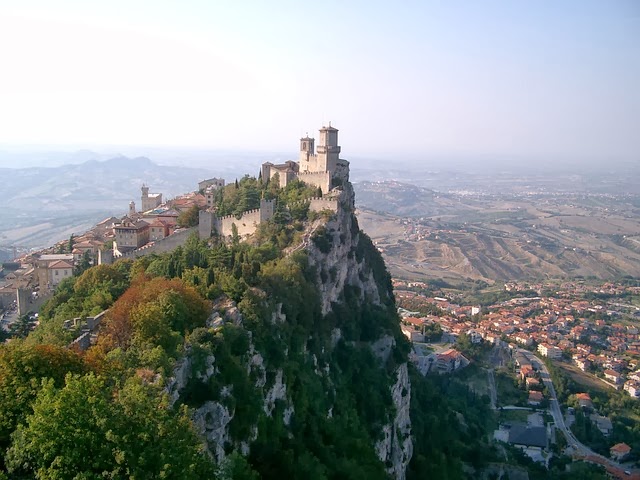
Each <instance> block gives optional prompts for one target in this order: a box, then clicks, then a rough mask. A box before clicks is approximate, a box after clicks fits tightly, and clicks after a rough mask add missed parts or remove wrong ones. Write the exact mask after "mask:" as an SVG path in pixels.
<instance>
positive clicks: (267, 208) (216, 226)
mask: <svg viewBox="0 0 640 480" xmlns="http://www.w3.org/2000/svg"><path fill="white" fill-rule="evenodd" d="M339 155H340V146H339V145H338V129H337V128H333V127H332V126H331V124H329V126H328V127H322V128H321V129H320V144H319V145H318V151H317V153H315V139H314V138H310V137H309V136H308V135H307V136H306V137H304V138H301V139H300V157H299V161H298V162H295V161H293V160H289V161H287V162H285V163H281V164H273V163H271V162H266V163H263V164H262V169H261V172H260V173H261V176H262V180H263V181H265V182H266V181H276V179H277V181H278V183H279V186H280V188H284V187H286V186H287V184H288V183H289V182H291V181H292V180H295V179H298V180H300V181H302V182H304V183H306V184H307V185H311V186H314V187H318V188H320V190H321V191H322V194H323V195H327V194H328V193H330V192H331V190H333V189H334V188H336V187H339V186H341V185H343V184H344V183H346V182H348V181H349V162H348V161H346V160H344V159H342V158H339ZM309 208H310V209H311V210H317V211H320V210H326V209H329V210H334V211H336V210H337V208H338V200H337V198H313V199H311V200H310V206H309ZM274 211H275V205H274V201H273V200H264V199H263V200H261V201H260V208H258V209H256V210H252V211H249V212H245V213H243V214H242V216H241V217H240V218H239V219H238V218H236V217H235V216H234V215H228V216H226V217H218V216H217V215H216V214H215V212H214V211H213V209H212V208H211V209H208V210H206V211H204V210H201V211H200V217H199V225H198V234H199V236H200V238H202V239H207V238H209V237H211V235H212V233H213V232H216V233H217V234H218V235H220V236H222V237H228V236H230V235H232V232H233V230H234V227H235V233H237V234H238V235H240V236H245V235H251V234H253V233H254V232H255V231H256V228H257V227H258V225H259V224H260V223H262V222H266V221H268V220H269V219H271V217H273V214H274Z"/></svg>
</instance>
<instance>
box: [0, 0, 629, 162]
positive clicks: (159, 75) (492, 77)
mask: <svg viewBox="0 0 640 480" xmlns="http://www.w3.org/2000/svg"><path fill="white" fill-rule="evenodd" d="M639 85H640V2H638V1H636V0H620V1H618V0H606V1H603V0H598V1H591V0H579V1H569V0H567V1H560V2H558V1H555V0H541V1H535V2H519V1H514V2H505V1H489V0H477V1H476V0H474V1H471V0H468V1H446V0H443V1H428V0H422V1H413V0H406V1H401V2H389V1H388V0H386V1H376V0H369V1H357V0H353V1H333V0H323V1H318V2H309V1H301V0H298V1H288V2H287V1H278V0H272V1H269V2H265V1H251V0H242V1H241V0H237V1H232V0H218V1H209V0H203V1H197V0H183V1H180V2H176V1H162V0H154V1H146V2H145V1H135V0H126V1H121V0H110V1H108V2H98V1H86V0H81V1H72V0H56V1H55V2H51V1H48V0H45V1H41V2H39V1H32V0H21V1H19V2H16V1H8V0H0V147H10V146H12V145H13V146H15V145H24V144H28V145H60V146H62V145H74V146H82V147H89V148H90V147H92V146H97V145H138V146H156V147H158V146H159V147H163V146H171V147H197V148H214V149H228V150H234V149H235V150H251V151H292V152H295V151H296V150H297V148H298V138H299V137H301V136H303V135H304V134H305V133H307V132H309V133H310V134H311V135H314V134H315V136H316V137H317V129H318V128H320V127H321V126H322V125H327V124H328V123H329V122H332V125H333V126H335V127H336V128H338V129H340V144H341V145H342V151H343V156H344V157H345V158H349V156H350V155H359V156H361V155H374V156H379V157H398V156H408V157H415V158H419V157H420V156H422V155H463V156H469V157H473V156H475V155H477V156H479V157H487V156H491V155H496V156H506V157H509V156H512V157H513V158H514V159H518V158H521V159H523V158H526V159H527V160H526V161H531V159H540V160H546V161H549V160H551V161H556V160H558V161H562V160H565V159H573V160H575V159H585V161H587V160H590V161H596V162H603V164H606V162H609V161H612V160H615V159H625V160H634V159H637V160H638V161H639V162H640V87H639ZM514 161H515V160H514ZM523 161H524V160H523Z"/></svg>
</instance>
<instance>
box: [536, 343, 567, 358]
mask: <svg viewBox="0 0 640 480" xmlns="http://www.w3.org/2000/svg"><path fill="white" fill-rule="evenodd" d="M538 352H540V354H541V355H542V356H543V357H548V358H560V357H562V350H560V349H559V348H558V347H556V346H553V345H549V344H546V343H541V344H540V345H538Z"/></svg>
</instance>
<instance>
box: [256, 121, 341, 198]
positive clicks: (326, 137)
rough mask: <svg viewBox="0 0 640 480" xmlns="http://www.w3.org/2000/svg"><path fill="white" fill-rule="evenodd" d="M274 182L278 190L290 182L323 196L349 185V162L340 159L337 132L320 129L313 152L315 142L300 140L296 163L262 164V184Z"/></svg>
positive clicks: (331, 128)
mask: <svg viewBox="0 0 640 480" xmlns="http://www.w3.org/2000/svg"><path fill="white" fill-rule="evenodd" d="M276 176H277V178H278V181H279V183H280V187H285V186H286V185H287V184H288V183H289V182H291V181H292V180H294V179H299V180H301V181H303V182H304V183H306V184H308V185H311V186H315V187H319V188H320V189H321V190H322V193H323V195H324V194H327V193H329V191H331V189H333V188H334V187H337V186H340V185H342V184H343V183H344V182H348V181H349V162H348V161H346V160H344V159H341V158H340V146H339V145H338V129H336V128H333V127H332V126H331V124H329V126H328V127H322V128H321V129H320V142H319V144H318V148H317V151H316V148H315V139H314V138H310V137H309V136H306V137H304V138H301V139H300V154H299V159H298V162H295V161H292V160H290V161H287V162H285V163H281V164H273V163H271V162H266V163H263V164H262V179H263V180H264V181H267V180H271V179H273V178H274V177H276Z"/></svg>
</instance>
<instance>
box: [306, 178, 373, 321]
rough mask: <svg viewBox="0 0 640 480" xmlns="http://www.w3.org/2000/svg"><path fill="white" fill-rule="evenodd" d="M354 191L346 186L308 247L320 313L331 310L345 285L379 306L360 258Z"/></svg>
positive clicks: (367, 271) (368, 268)
mask: <svg viewBox="0 0 640 480" xmlns="http://www.w3.org/2000/svg"><path fill="white" fill-rule="evenodd" d="M352 202H353V190H352V187H351V184H347V185H346V186H345V190H344V192H343V193H342V195H341V199H340V205H341V208H338V211H337V212H336V213H335V215H334V216H333V217H332V218H331V219H330V220H328V221H327V222H326V223H325V225H324V226H322V227H320V228H318V229H317V231H316V232H315V234H314V239H313V240H312V241H311V242H309V245H308V246H307V253H308V255H309V264H310V265H311V266H312V267H315V268H316V271H317V274H318V281H317V284H318V289H319V293H320V298H321V307H322V313H323V314H324V315H326V314H327V313H329V311H331V304H332V303H334V302H337V301H338V300H339V299H340V295H341V294H342V292H343V291H344V288H345V286H347V285H350V286H353V287H357V288H358V289H359V292H360V297H361V301H363V302H364V301H366V302H369V303H373V304H375V305H380V304H381V301H380V293H379V291H378V285H377V284H376V281H375V278H374V276H373V271H372V269H371V268H370V267H369V265H367V259H366V258H363V257H359V256H358V254H357V252H358V244H359V242H360V240H361V239H360V236H361V235H362V233H361V232H360V229H359V227H358V222H357V220H356V217H355V215H354V214H353V211H352V210H353V203H352Z"/></svg>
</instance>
